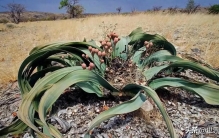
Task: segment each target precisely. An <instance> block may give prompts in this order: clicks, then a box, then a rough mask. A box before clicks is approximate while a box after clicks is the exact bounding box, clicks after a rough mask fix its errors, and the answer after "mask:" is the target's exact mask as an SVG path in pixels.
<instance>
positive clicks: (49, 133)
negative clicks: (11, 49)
mask: <svg viewBox="0 0 219 138" xmlns="http://www.w3.org/2000/svg"><path fill="white" fill-rule="evenodd" d="M65 2H66V1H63V3H62V4H63V5H64V4H66V3H65ZM107 37H108V39H106V38H105V40H103V41H101V46H100V47H99V46H97V44H96V42H95V41H93V40H91V41H87V40H86V39H84V41H83V42H59V43H52V44H48V45H44V46H37V47H35V48H33V49H32V50H31V51H30V53H29V56H28V57H27V58H26V59H25V60H24V61H23V63H22V64H21V66H20V69H19V72H18V84H19V87H20V90H21V94H22V101H21V104H20V107H19V111H18V116H19V119H17V120H16V121H14V122H13V123H12V124H11V126H8V127H5V128H3V129H2V130H0V136H6V135H7V134H9V133H11V134H16V133H21V132H22V131H23V130H25V129H27V128H30V129H31V130H34V131H35V132H36V134H37V135H38V137H46V138H47V137H62V135H61V133H60V132H59V131H58V130H57V129H56V128H55V127H54V126H52V125H51V124H49V123H48V122H47V116H48V115H49V110H50V109H51V108H52V106H53V104H54V103H55V102H56V100H57V99H58V98H59V96H60V95H61V94H62V93H63V91H64V90H65V89H66V88H68V87H77V88H81V89H82V90H83V91H84V92H87V93H95V94H96V95H97V96H98V97H104V96H105V95H104V93H103V88H105V89H108V90H109V91H110V94H111V95H112V96H119V94H120V92H123V93H125V94H126V95H128V96H131V97H132V99H130V100H128V101H126V102H124V103H121V104H119V105H117V106H115V107H112V108H111V109H109V110H106V111H104V112H102V113H100V114H99V115H98V116H97V117H96V118H95V119H94V120H93V121H92V122H91V123H90V125H89V126H88V130H87V132H86V134H85V136H84V137H85V138H87V137H90V133H89V132H90V131H91V130H92V129H94V128H95V127H96V126H98V125H99V124H100V123H101V122H103V121H105V120H107V119H109V118H111V117H113V116H115V115H118V114H124V113H129V112H132V111H135V110H137V109H139V108H140V107H141V106H142V104H143V103H144V102H145V101H146V100H147V99H148V97H151V98H152V99H153V100H154V103H155V104H156V105H157V107H158V108H159V110H160V112H161V114H162V116H163V118H164V120H165V122H166V124H167V128H168V130H169V133H170V136H171V138H176V137H177V135H176V133H175V130H174V128H173V124H172V121H171V120H170V118H169V116H168V114H167V112H166V110H165V108H164V107H163V104H162V102H161V100H160V98H159V97H158V95H157V93H156V91H155V90H156V89H158V88H162V87H168V86H170V87H179V88H182V89H185V90H187V91H190V92H193V93H195V94H197V95H199V96H200V97H202V98H203V99H204V100H205V101H206V103H208V104H212V105H219V86H218V85H215V84H211V83H203V82H198V81H197V80H192V81H191V80H190V79H188V78H176V77H172V76H171V77H170V76H168V75H170V74H171V75H174V74H175V73H179V72H182V71H184V70H186V69H191V70H193V71H196V72H199V73H201V74H203V75H205V76H206V77H208V78H210V79H212V80H215V81H219V72H217V71H215V70H213V69H210V68H208V67H205V66H202V65H200V64H198V63H195V62H191V61H188V60H184V59H182V58H180V57H177V56H176V55H177V54H176V49H175V47H174V46H173V45H172V44H171V43H170V42H168V41H167V40H166V39H165V38H164V37H162V36H160V35H158V34H155V35H151V34H147V33H145V32H144V31H143V30H142V28H137V29H135V30H134V31H132V32H131V33H130V34H129V35H128V36H122V37H119V36H118V35H117V34H116V33H113V32H110V34H108V35H107ZM116 59H120V60H121V61H122V62H123V63H126V62H129V64H131V66H130V67H132V66H137V67H138V68H140V69H141V71H142V77H144V76H145V78H146V80H147V84H148V86H141V85H137V84H134V82H133V84H132V83H131V84H126V85H125V86H124V87H123V88H121V89H118V88H116V87H114V86H113V85H112V84H111V83H109V82H108V80H107V79H106V78H105V76H106V75H107V68H108V67H112V65H111V64H113V63H114V61H115V60H116ZM130 61H131V62H130ZM53 62H55V63H56V64H58V65H59V66H55V65H53ZM35 70H37V71H36V72H35ZM159 74H165V76H164V77H161V78H160V77H158V76H159ZM51 95H52V96H51ZM38 127H42V128H43V130H42V131H40V130H39V128H38Z"/></svg>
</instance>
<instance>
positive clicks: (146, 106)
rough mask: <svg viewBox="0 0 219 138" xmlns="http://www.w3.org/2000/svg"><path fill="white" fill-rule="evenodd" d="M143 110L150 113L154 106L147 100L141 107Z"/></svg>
mask: <svg viewBox="0 0 219 138" xmlns="http://www.w3.org/2000/svg"><path fill="white" fill-rule="evenodd" d="M141 109H143V110H144V111H146V112H148V111H151V110H153V105H152V104H151V103H150V102H149V101H148V100H146V101H145V102H144V103H143V105H142V106H141Z"/></svg>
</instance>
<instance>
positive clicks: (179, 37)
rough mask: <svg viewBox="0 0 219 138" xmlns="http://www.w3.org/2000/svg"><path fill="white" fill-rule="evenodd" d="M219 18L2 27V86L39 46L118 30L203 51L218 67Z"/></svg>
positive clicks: (149, 17)
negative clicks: (142, 33) (140, 31)
mask: <svg viewBox="0 0 219 138" xmlns="http://www.w3.org/2000/svg"><path fill="white" fill-rule="evenodd" d="M218 21H219V16H218V15H207V14H192V15H188V14H175V15H170V14H160V13H159V14H153V13H147V14H145V13H144V14H143V13H141V14H133V15H104V16H94V17H87V18H82V19H70V20H57V21H40V22H39V21H38V22H26V23H20V24H19V25H14V24H0V42H1V43H0V50H1V53H0V78H1V79H0V84H6V83H8V82H9V81H14V80H16V79H17V78H16V77H17V72H18V69H19V66H20V64H21V62H22V61H23V60H24V59H25V58H26V57H27V56H28V52H29V51H30V50H31V49H32V48H33V47H35V46H37V45H44V44H47V43H51V42H57V41H66V40H72V41H82V40H83V39H84V38H86V39H87V40H89V39H94V40H101V39H103V36H104V35H105V34H106V32H109V31H112V30H114V29H115V32H117V33H118V34H119V35H122V36H126V35H128V34H129V33H130V32H131V31H132V30H133V29H135V28H137V27H142V28H143V30H144V31H146V32H147V33H150V34H155V33H158V34H160V35H163V36H164V37H165V38H167V39H168V40H169V41H170V42H171V43H173V44H174V45H175V46H177V47H178V48H179V49H180V50H185V51H186V52H188V53H189V52H191V49H192V48H199V49H201V50H202V53H201V57H202V58H204V59H205V61H207V62H208V63H210V64H211V65H213V66H214V67H219V62H218V61H219V60H218V58H219V55H218V53H219V23H218Z"/></svg>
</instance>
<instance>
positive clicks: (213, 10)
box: [208, 4, 219, 14]
mask: <svg viewBox="0 0 219 138" xmlns="http://www.w3.org/2000/svg"><path fill="white" fill-rule="evenodd" d="M208 12H209V13H210V14H219V4H215V5H212V6H211V7H210V8H209V9H208Z"/></svg>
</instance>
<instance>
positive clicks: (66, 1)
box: [59, 0, 84, 18]
mask: <svg viewBox="0 0 219 138" xmlns="http://www.w3.org/2000/svg"><path fill="white" fill-rule="evenodd" d="M78 3H79V1H78V0H62V1H61V2H60V6H59V9H62V8H64V7H65V8H66V9H67V13H68V14H69V15H70V17H71V18H75V17H79V16H81V15H82V14H83V12H84V7H83V6H81V5H78Z"/></svg>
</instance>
